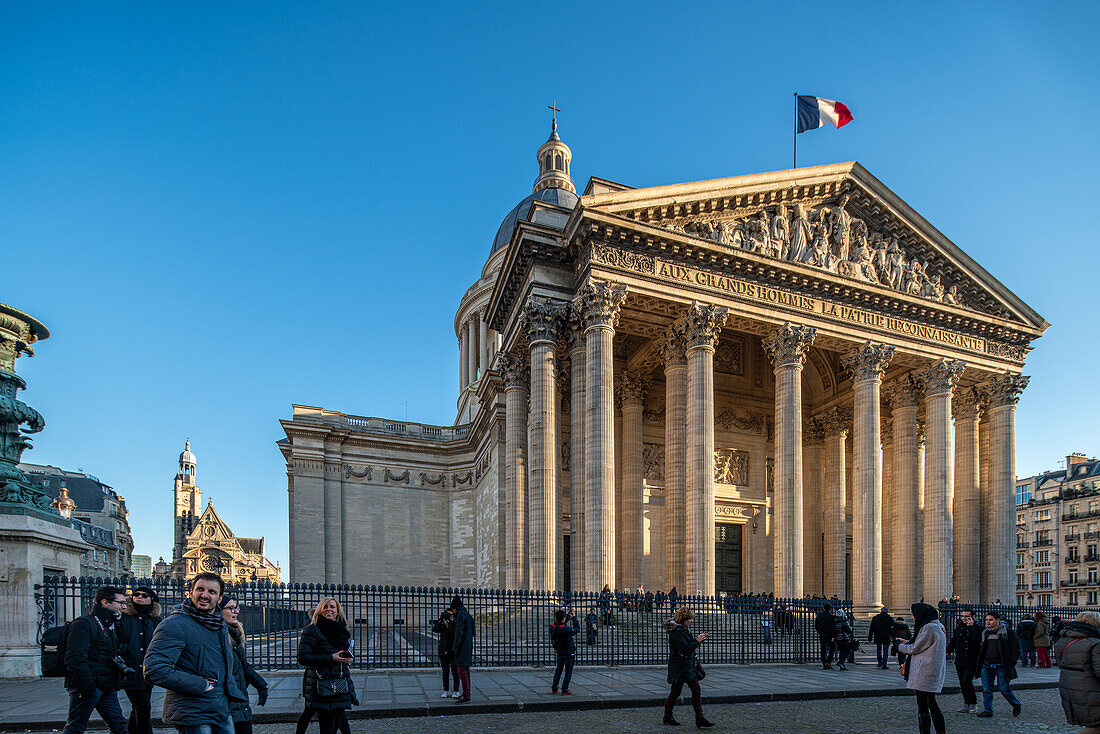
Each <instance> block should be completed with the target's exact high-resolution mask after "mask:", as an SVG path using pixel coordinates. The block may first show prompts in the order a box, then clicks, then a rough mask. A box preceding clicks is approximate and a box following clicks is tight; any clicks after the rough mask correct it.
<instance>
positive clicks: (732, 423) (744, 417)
mask: <svg viewBox="0 0 1100 734" xmlns="http://www.w3.org/2000/svg"><path fill="white" fill-rule="evenodd" d="M714 424H715V425H716V426H718V427H719V428H721V429H723V430H726V431H731V430H734V431H745V432H746V433H755V434H760V433H762V432H763V431H764V414H763V413H759V412H756V411H739V410H736V409H734V408H731V407H729V406H726V407H724V408H722V410H720V411H718V415H716V416H714Z"/></svg>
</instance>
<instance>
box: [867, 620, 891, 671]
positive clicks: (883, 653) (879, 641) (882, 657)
mask: <svg viewBox="0 0 1100 734" xmlns="http://www.w3.org/2000/svg"><path fill="white" fill-rule="evenodd" d="M893 629H894V618H893V617H891V616H890V610H889V609H888V608H887V607H883V608H882V611H880V612H879V613H878V614H876V615H875V616H874V617H872V618H871V625H870V627H869V628H868V630H867V641H868V642H873V643H875V658H876V659H877V660H878V667H880V668H882V669H883V670H886V669H887V668H889V667H890V666H889V665H887V662H888V661H889V660H890V643H891V642H893V641H894V638H893V637H891V636H890V633H891V632H892V631H893Z"/></svg>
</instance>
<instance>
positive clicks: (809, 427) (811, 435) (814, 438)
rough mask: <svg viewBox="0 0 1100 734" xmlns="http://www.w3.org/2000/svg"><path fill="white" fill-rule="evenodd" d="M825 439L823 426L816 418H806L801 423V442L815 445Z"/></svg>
mask: <svg viewBox="0 0 1100 734" xmlns="http://www.w3.org/2000/svg"><path fill="white" fill-rule="evenodd" d="M824 440H825V427H824V426H822V425H821V421H820V420H819V419H817V418H807V419H806V420H805V421H803V423H802V442H803V443H805V444H808V445H810V446H816V445H817V444H820V443H821V442H823V441H824Z"/></svg>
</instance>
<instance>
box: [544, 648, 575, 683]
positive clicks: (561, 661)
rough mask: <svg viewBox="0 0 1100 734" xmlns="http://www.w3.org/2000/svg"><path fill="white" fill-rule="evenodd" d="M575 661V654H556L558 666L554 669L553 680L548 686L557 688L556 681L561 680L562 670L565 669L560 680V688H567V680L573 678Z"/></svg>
mask: <svg viewBox="0 0 1100 734" xmlns="http://www.w3.org/2000/svg"><path fill="white" fill-rule="evenodd" d="M575 662H577V656H576V655H558V667H557V668H555V669H554V682H553V683H551V684H550V687H551V688H552V689H554V690H555V691H556V690H558V681H559V680H561V673H562V670H564V671H565V680H562V681H561V689H562V690H563V691H568V690H569V681H571V680H573V664H574V663H575Z"/></svg>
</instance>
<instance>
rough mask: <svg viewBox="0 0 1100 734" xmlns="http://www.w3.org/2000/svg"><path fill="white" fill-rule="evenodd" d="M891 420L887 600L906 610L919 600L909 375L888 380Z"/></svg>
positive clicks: (916, 391)
mask: <svg viewBox="0 0 1100 734" xmlns="http://www.w3.org/2000/svg"><path fill="white" fill-rule="evenodd" d="M887 394H888V397H889V402H890V407H891V409H892V412H891V416H892V417H893V419H894V420H893V422H894V452H893V453H894V472H893V492H892V493H891V500H890V504H891V506H892V509H891V515H892V517H893V520H892V525H891V531H890V545H891V551H890V553H891V557H892V558H893V560H894V564H893V568H892V569H891V572H890V577H891V583H892V584H893V589H892V591H891V593H890V599H891V601H892V602H893V603H894V604H895V605H897V606H899V607H900V608H901V609H908V608H909V606H910V605H911V604H913V603H914V602H917V601H920V599H921V594H920V585H919V584H918V576H917V573H916V559H917V557H918V551H917V547H918V543H917V537H918V536H917V526H918V524H917V517H918V512H919V509H918V501H919V497H918V494H919V489H918V482H919V481H920V441H919V438H918V436H917V403H918V402H919V400H920V387H919V385H917V383H916V381H915V380H914V379H913V377H912V375H904V376H902V377H901V378H899V379H898V380H896V381H894V382H892V383H891V384H890V386H889V388H888V390H887Z"/></svg>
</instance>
